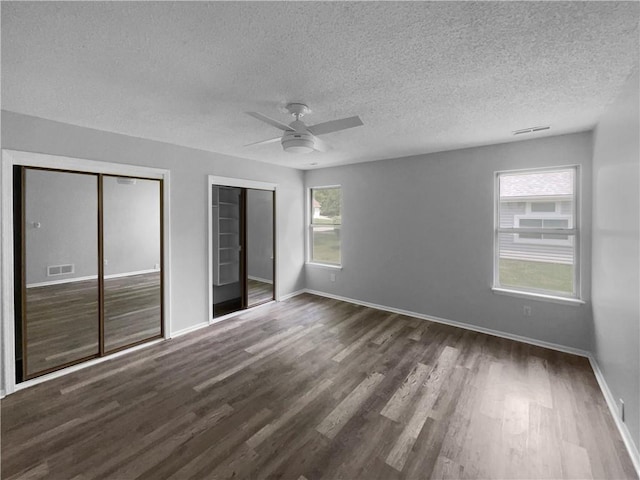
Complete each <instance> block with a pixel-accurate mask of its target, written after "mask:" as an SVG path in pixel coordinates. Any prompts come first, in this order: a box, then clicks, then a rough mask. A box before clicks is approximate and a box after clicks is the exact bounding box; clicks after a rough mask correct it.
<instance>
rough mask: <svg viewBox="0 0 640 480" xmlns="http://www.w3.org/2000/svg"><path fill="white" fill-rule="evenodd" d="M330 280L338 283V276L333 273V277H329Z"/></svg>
mask: <svg viewBox="0 0 640 480" xmlns="http://www.w3.org/2000/svg"><path fill="white" fill-rule="evenodd" d="M329 280H331V281H332V282H335V281H336V274H335V273H332V274H331V275H329Z"/></svg>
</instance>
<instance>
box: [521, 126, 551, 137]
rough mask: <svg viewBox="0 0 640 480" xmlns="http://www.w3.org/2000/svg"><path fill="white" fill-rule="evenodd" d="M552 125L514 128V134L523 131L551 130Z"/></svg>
mask: <svg viewBox="0 0 640 480" xmlns="http://www.w3.org/2000/svg"><path fill="white" fill-rule="evenodd" d="M550 128H551V127H550V126H546V127H529V128H523V129H522V130H514V131H513V132H511V133H513V134H514V135H520V134H522V133H533V132H540V131H541V130H549V129H550Z"/></svg>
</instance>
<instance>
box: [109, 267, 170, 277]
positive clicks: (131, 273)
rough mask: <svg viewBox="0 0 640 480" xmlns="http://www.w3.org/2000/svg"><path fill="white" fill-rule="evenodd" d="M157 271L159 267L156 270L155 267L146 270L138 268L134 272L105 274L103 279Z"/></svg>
mask: <svg viewBox="0 0 640 480" xmlns="http://www.w3.org/2000/svg"><path fill="white" fill-rule="evenodd" d="M159 272H160V269H158V270H156V269H155V268H150V269H148V270H138V271H136V272H124V273H112V274H110V275H105V276H104V279H105V280H109V279H111V278H122V277H132V276H134V275H145V274H147V273H159Z"/></svg>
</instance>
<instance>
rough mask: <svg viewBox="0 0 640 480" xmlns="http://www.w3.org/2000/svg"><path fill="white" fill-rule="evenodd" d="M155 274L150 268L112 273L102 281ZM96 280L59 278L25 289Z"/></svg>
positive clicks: (28, 286)
mask: <svg viewBox="0 0 640 480" xmlns="http://www.w3.org/2000/svg"><path fill="white" fill-rule="evenodd" d="M155 272H160V270H156V269H155V268H151V269H149V270H138V271H137V272H124V273H112V274H111V275H105V276H104V279H105V280H109V279H111V278H121V277H132V276H133V275H144V274H146V273H155ZM97 278H98V276H97V275H87V276H85V277H74V278H61V279H60V280H48V281H46V282H38V283H28V284H27V285H26V287H27V288H35V287H48V286H49V285H60V284H63V283H74V282H84V281H86V280H95V279H97Z"/></svg>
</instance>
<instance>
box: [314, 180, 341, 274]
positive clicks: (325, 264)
mask: <svg viewBox="0 0 640 480" xmlns="http://www.w3.org/2000/svg"><path fill="white" fill-rule="evenodd" d="M335 188H338V189H340V223H339V224H334V225H333V226H335V227H337V228H339V229H340V263H330V262H320V261H318V260H313V258H312V257H313V228H314V227H320V226H327V225H326V224H316V223H313V219H314V218H315V217H314V215H313V191H314V190H328V189H335ZM306 211H307V213H306V217H307V241H306V244H307V265H315V266H319V267H325V268H332V269H342V264H343V261H344V257H343V250H342V225H343V223H344V200H343V198H342V185H320V186H315V187H309V188H307V206H306Z"/></svg>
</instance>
